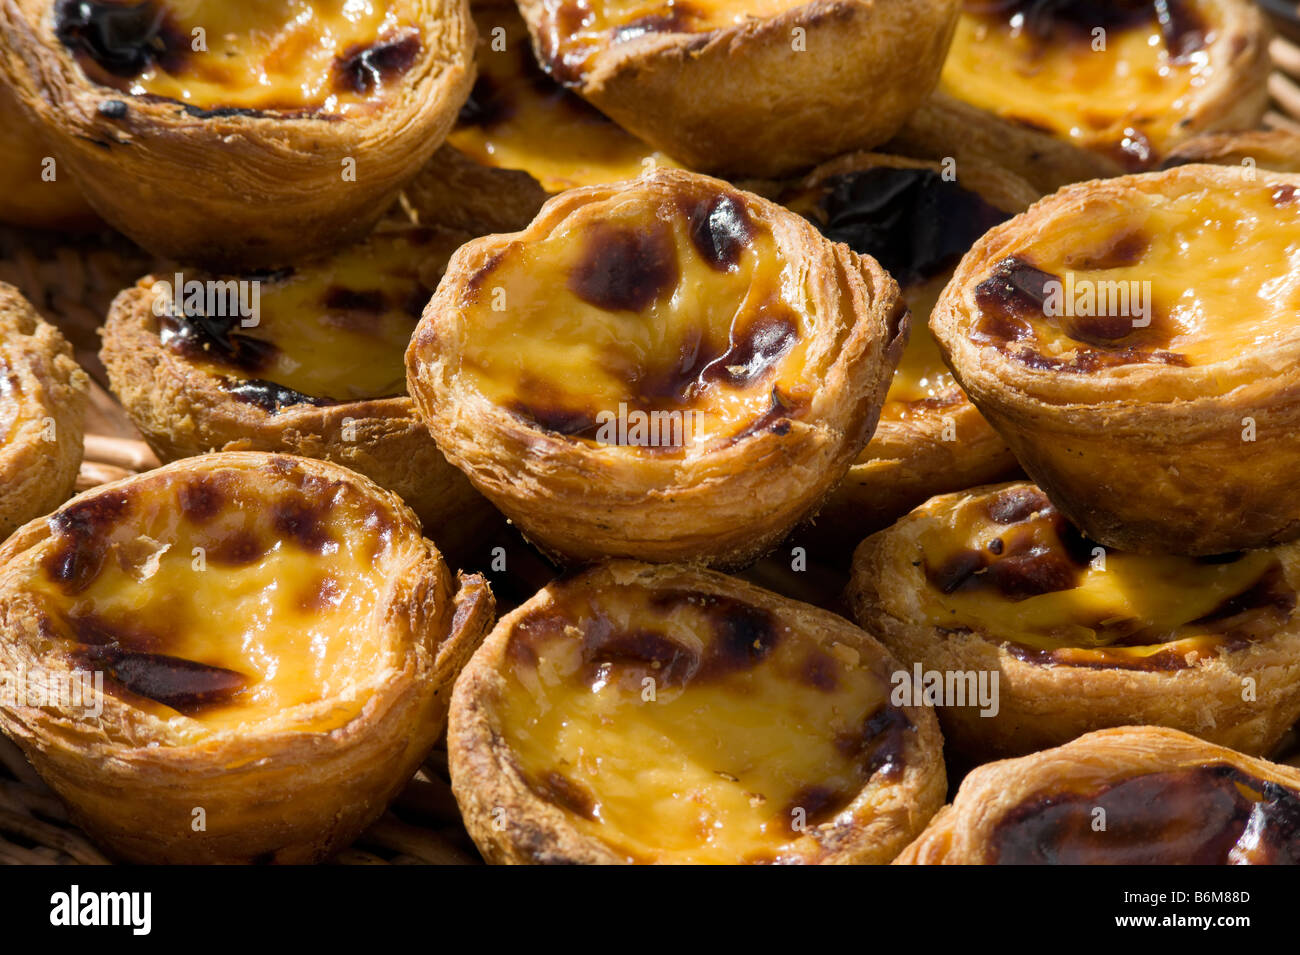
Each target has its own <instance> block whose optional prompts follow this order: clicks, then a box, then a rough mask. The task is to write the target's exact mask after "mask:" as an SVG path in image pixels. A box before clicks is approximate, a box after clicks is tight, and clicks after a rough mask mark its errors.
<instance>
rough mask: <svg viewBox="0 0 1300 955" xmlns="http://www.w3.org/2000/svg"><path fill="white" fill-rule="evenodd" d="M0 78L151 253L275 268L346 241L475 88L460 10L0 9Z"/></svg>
mask: <svg viewBox="0 0 1300 955" xmlns="http://www.w3.org/2000/svg"><path fill="white" fill-rule="evenodd" d="M0 29H3V31H4V33H5V36H6V42H5V44H4V46H3V47H0V74H3V78H4V79H5V80H7V82H8V83H9V84H10V85H11V86H12V87H13V90H14V92H15V94H16V97H17V100H18V102H19V105H20V106H22V107H23V109H24V111H25V112H26V113H27V115H28V116H29V117H30V118H32V119H33V120H34V121H35V122H36V123H37V124H38V125H39V126H40V127H41V129H42V131H43V132H44V133H45V134H46V135H47V136H48V137H49V139H50V141H51V142H52V144H53V146H54V149H55V150H56V151H57V153H58V155H59V157H60V159H61V160H62V161H63V162H65V163H66V164H67V165H68V166H69V167H70V168H71V171H72V172H73V173H74V175H75V177H76V179H77V181H78V183H79V184H80V186H81V188H82V189H83V191H84V193H85V195H86V197H87V199H88V200H89V201H90V204H91V205H92V206H93V207H94V208H95V210H96V211H97V212H99V213H100V214H101V215H102V216H103V217H104V219H106V220H107V221H108V222H109V223H110V224H111V225H113V226H114V227H115V228H117V229H119V230H120V231H122V232H124V233H126V235H128V236H129V237H130V238H132V239H133V240H134V241H136V242H137V243H138V244H140V245H141V246H143V247H144V248H146V249H148V250H149V251H150V252H152V253H154V254H157V255H161V256H165V257H170V258H174V259H177V260H181V261H186V262H195V263H201V264H203V265H206V266H209V267H212V268H245V267H251V268H260V267H265V266H279V265H284V264H287V263H288V262H290V261H293V260H295V259H298V258H301V257H302V256H304V255H308V254H312V253H319V252H323V251H327V250H328V249H329V248H331V247H334V246H338V245H341V244H343V243H345V242H347V241H349V240H351V239H355V238H357V237H359V236H361V235H364V234H365V232H366V231H367V230H368V229H369V228H370V226H371V225H373V224H374V223H375V222H376V221H377V220H378V219H379V217H380V216H381V215H382V214H383V213H384V211H385V209H386V208H387V207H388V206H389V205H390V204H391V202H392V200H393V199H394V198H395V197H396V196H397V193H398V191H399V189H400V188H401V186H402V185H403V184H404V183H405V182H406V181H407V180H408V179H410V178H411V177H412V176H413V175H414V174H415V173H416V172H417V171H418V169H419V168H420V166H421V165H422V164H423V163H424V162H425V161H426V160H427V159H428V158H429V156H430V155H431V154H432V153H433V151H434V149H435V148H436V147H437V145H438V143H439V142H440V141H441V140H442V138H443V137H444V136H445V135H446V133H447V130H448V129H449V128H450V127H451V124H452V121H453V120H454V118H455V115H456V109H457V108H458V107H459V106H460V104H461V102H462V101H463V100H464V98H465V96H466V94H467V93H468V92H469V88H470V84H471V82H472V79H473V65H472V63H471V57H472V51H473V42H474V27H473V23H472V21H471V20H470V16H469V10H468V6H467V4H466V3H465V0H391V2H375V3H370V4H365V5H363V6H357V5H354V4H349V3H345V2H343V0H291V2H287V3H275V4H266V3H229V2H221V0H199V2H190V3H179V2H171V0H145V2H140V3H132V4H123V3H118V2H108V0H85V2H81V0H58V2H50V0H4V2H3V3H0Z"/></svg>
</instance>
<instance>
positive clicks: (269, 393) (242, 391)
mask: <svg viewBox="0 0 1300 955" xmlns="http://www.w3.org/2000/svg"><path fill="white" fill-rule="evenodd" d="M220 384H221V389H222V391H224V392H226V393H227V394H228V395H230V396H231V397H232V398H235V399H237V400H239V401H242V402H244V403H245V404H250V405H254V406H255V407H258V408H261V409H262V410H263V411H265V412H267V413H268V414H279V413H280V412H281V411H283V410H284V409H285V408H289V407H292V406H294V405H311V406H313V407H318V408H319V407H327V406H329V405H333V404H338V402H337V401H336V400H335V399H333V398H320V397H315V396H313V395H304V394H303V393H302V392H301V391H294V390H293V389H292V388H288V387H285V386H284V385H278V384H276V383H275V382H273V381H267V380H266V379H264V378H222V379H221V381H220Z"/></svg>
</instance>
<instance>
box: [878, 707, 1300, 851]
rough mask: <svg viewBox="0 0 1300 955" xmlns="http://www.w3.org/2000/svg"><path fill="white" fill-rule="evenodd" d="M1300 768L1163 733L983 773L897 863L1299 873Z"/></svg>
mask: <svg viewBox="0 0 1300 955" xmlns="http://www.w3.org/2000/svg"><path fill="white" fill-rule="evenodd" d="M1297 816H1300V771H1298V770H1296V769H1293V768H1292V767H1290V766H1282V765H1279V764H1277V763H1270V762H1266V761H1265V760H1262V759H1252V758H1251V757H1249V756H1243V755H1242V754H1241V753H1234V752H1233V751H1232V750H1230V749H1223V748H1222V747H1219V746H1213V745H1211V744H1209V743H1206V742H1203V741H1202V740H1199V739H1196V738H1195V737H1192V736H1188V735H1186V734H1185V733H1179V732H1177V731H1175V730H1169V729H1159V728H1157V727H1153V726H1130V727H1126V728H1124V729H1111V730H1102V731H1100V732H1097V733H1089V734H1088V735H1087V736H1084V737H1081V738H1080V739H1077V740H1075V741H1074V742H1072V743H1068V744H1066V745H1065V746H1061V747H1059V748H1058V749H1052V750H1048V751H1047V752H1044V753H1036V754H1034V755H1033V756H1024V757H1022V758H1020V759H1009V760H1005V761H1003V762H998V763H989V764H988V765H987V766H981V767H979V768H978V769H976V770H975V771H974V772H972V773H970V775H968V776H967V777H966V778H965V779H964V780H962V784H961V788H960V789H958V790H957V797H956V798H955V799H954V800H953V803H952V805H951V806H946V807H944V809H943V811H942V812H940V813H939V814H938V815H937V816H935V817H934V821H933V822H932V823H931V824H930V826H929V827H928V828H927V829H926V830H925V832H924V833H922V834H921V836H920V838H918V839H917V840H916V842H914V843H912V844H911V845H910V846H908V847H907V850H906V851H905V852H904V853H903V854H902V855H901V856H899V857H898V859H896V860H895V864H896V865H1296V864H1300V827H1298V826H1297V825H1296V818H1297Z"/></svg>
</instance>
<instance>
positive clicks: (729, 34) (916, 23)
mask: <svg viewBox="0 0 1300 955" xmlns="http://www.w3.org/2000/svg"><path fill="white" fill-rule="evenodd" d="M519 6H520V11H521V12H522V13H523V15H524V19H525V20H526V21H527V23H528V27H529V30H530V32H531V33H532V35H533V42H534V46H535V48H536V49H537V51H538V59H539V61H540V62H541V63H542V64H543V66H545V67H546V68H547V70H548V71H549V72H550V73H551V74H552V75H553V76H555V77H556V78H557V79H559V80H560V81H561V82H564V83H566V84H567V85H570V86H572V87H573V88H574V89H576V90H577V91H578V92H579V93H581V94H582V96H583V97H584V98H586V99H588V100H590V101H591V102H592V103H594V104H595V105H596V106H597V107H598V108H599V109H600V110H601V111H602V112H604V113H606V114H607V115H609V116H611V117H612V118H613V119H614V120H615V121H617V122H618V123H619V125H621V126H623V127H624V128H625V129H628V130H630V131H631V132H632V133H634V134H635V135H637V136H639V137H640V138H642V139H644V140H645V141H646V142H648V143H650V144H652V145H654V146H656V147H658V148H660V149H662V150H663V151H664V152H666V153H668V154H669V155H670V156H673V157H674V158H676V159H678V160H680V161H681V162H683V163H684V164H685V165H687V166H689V167H690V168H692V169H700V170H703V171H706V172H716V173H727V174H732V175H749V176H769V177H770V176H780V175H786V174H789V173H792V172H795V171H797V170H799V169H801V168H806V167H808V166H811V165H812V164H814V163H817V162H820V161H822V160H824V159H827V158H829V157H831V156H835V155H838V154H840V153H844V152H848V151H849V150H852V149H867V148H870V147H873V146H876V145H878V144H880V143H881V142H883V141H885V140H886V139H888V138H889V137H890V136H891V135H893V134H894V132H895V131H896V130H897V129H898V127H899V125H900V124H901V123H902V122H903V120H904V119H905V118H906V117H907V115H908V114H909V113H910V112H911V111H912V110H914V109H915V108H916V107H917V105H919V104H920V102H921V101H922V100H923V99H924V98H925V96H926V95H927V94H928V93H929V92H930V91H931V90H932V89H933V88H934V86H935V84H936V83H937V82H938V77H939V70H940V68H941V66H942V63H943V58H944V55H945V53H946V52H947V49H948V43H949V40H950V39H951V36H952V30H953V27H954V25H955V23H956V14H957V2H956V0H887V2H877V3H868V2H865V0H814V2H812V3H807V4H802V5H800V4H794V3H792V4H791V5H790V6H789V7H788V8H786V9H781V10H779V11H778V12H775V13H774V14H773V15H769V16H752V17H750V18H749V19H746V20H744V21H743V22H739V23H735V24H734V25H731V24H726V25H722V26H718V27H717V28H713V29H709V28H707V27H705V28H704V32H692V31H691V28H690V27H685V28H683V27H682V26H681V25H680V24H677V22H676V21H675V20H674V17H675V16H676V15H677V13H676V12H675V11H674V10H673V9H672V8H667V7H666V8H664V13H663V14H662V15H658V16H656V15H651V16H646V17H642V18H641V19H640V20H638V21H636V22H634V23H633V24H630V25H628V26H630V27H631V28H632V29H631V32H629V34H628V38H625V39H621V40H619V41H617V42H612V43H611V42H610V37H609V33H608V32H607V33H606V34H605V35H603V36H602V37H600V38H599V39H598V40H597V41H596V43H595V45H594V46H593V47H592V48H591V49H590V50H580V51H577V52H573V51H570V50H569V49H568V48H567V47H566V44H567V43H569V42H570V41H571V35H572V30H573V27H574V25H575V24H576V23H577V20H578V18H575V17H574V12H575V10H576V7H575V6H574V5H572V4H565V3H562V2H557V0H523V2H521V3H520V5H519ZM705 8H706V10H707V5H705ZM612 26H613V27H621V26H624V24H621V23H615V24H612ZM864 99H865V100H866V101H869V102H870V108H868V109H864V108H863V102H864Z"/></svg>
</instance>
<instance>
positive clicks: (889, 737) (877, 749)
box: [835, 704, 916, 779]
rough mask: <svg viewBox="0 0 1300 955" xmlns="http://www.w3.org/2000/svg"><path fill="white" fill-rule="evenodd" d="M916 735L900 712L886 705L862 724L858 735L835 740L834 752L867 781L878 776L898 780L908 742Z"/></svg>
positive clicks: (908, 720)
mask: <svg viewBox="0 0 1300 955" xmlns="http://www.w3.org/2000/svg"><path fill="white" fill-rule="evenodd" d="M915 732H916V727H915V726H913V725H912V721H911V720H910V719H908V716H907V714H906V713H905V712H903V710H901V709H899V708H898V707H895V706H889V705H888V704H886V705H884V706H882V707H880V708H879V709H878V710H876V711H875V712H874V713H872V714H871V715H870V716H868V717H867V718H866V719H865V720H863V722H862V729H861V731H860V732H858V733H846V734H844V735H842V736H840V737H838V738H837V739H836V740H835V748H836V749H838V750H839V752H840V754H841V755H843V756H844V757H845V758H846V759H852V760H854V761H855V762H857V763H858V764H859V765H860V766H861V767H862V769H863V771H864V773H865V774H866V776H867V778H871V777H872V776H875V775H876V774H877V773H880V774H882V775H883V777H884V778H885V779H897V778H898V777H899V776H900V775H901V774H902V772H903V768H904V754H905V752H906V749H907V740H908V738H909V735H910V734H913V733H915Z"/></svg>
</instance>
